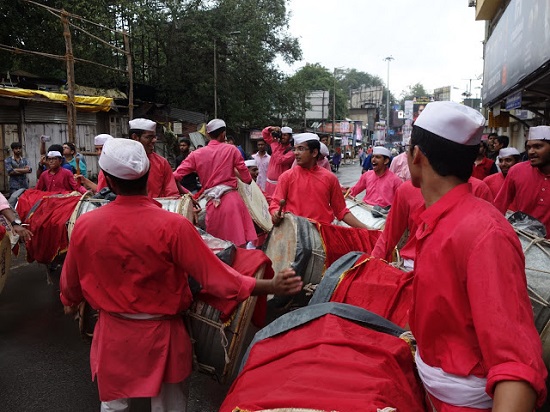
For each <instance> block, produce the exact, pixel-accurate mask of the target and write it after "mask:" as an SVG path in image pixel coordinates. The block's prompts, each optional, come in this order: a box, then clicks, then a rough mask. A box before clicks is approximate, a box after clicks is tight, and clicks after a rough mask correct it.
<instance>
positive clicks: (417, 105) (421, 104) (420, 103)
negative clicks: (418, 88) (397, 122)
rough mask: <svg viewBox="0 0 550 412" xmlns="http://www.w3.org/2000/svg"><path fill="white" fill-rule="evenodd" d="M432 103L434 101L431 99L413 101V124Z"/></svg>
mask: <svg viewBox="0 0 550 412" xmlns="http://www.w3.org/2000/svg"><path fill="white" fill-rule="evenodd" d="M431 101H432V99H430V98H429V97H415V98H414V99H413V116H412V120H413V122H414V121H415V120H416V118H417V117H418V115H419V114H420V113H422V111H423V110H424V108H425V107H426V105H427V104H428V103H430V102H431Z"/></svg>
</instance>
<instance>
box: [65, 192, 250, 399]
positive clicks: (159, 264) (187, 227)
mask: <svg viewBox="0 0 550 412" xmlns="http://www.w3.org/2000/svg"><path fill="white" fill-rule="evenodd" d="M138 211H139V212H138ZM133 216H139V218H132V217H133ZM98 227H101V228H103V230H97V228H98ZM90 233H93V236H90ZM188 273H192V275H193V277H194V278H195V279H196V280H197V281H198V282H199V283H200V284H201V285H202V286H203V290H202V293H205V294H206V295H208V296H211V297H214V298H220V299H219V300H218V304H215V303H213V302H211V301H210V303H211V304H213V306H215V307H216V308H217V309H219V310H221V311H222V312H224V313H231V312H232V311H233V309H234V308H235V307H236V305H237V304H238V302H241V301H243V300H244V299H246V298H247V297H248V296H249V295H250V293H251V291H252V290H253V288H254V285H255V280H254V279H253V278H247V277H244V276H241V275H239V274H238V273H237V272H235V271H234V270H233V269H231V268H230V267H229V266H227V265H225V264H224V263H222V262H221V261H220V260H219V259H218V258H217V257H216V256H215V255H214V254H213V253H212V252H211V251H210V249H208V247H207V246H206V244H205V243H204V242H203V241H202V239H201V237H200V236H199V234H198V233H197V231H196V229H195V228H194V227H193V225H192V224H191V223H190V222H189V221H188V220H186V219H185V218H183V217H182V216H180V215H178V214H175V213H171V212H167V211H165V210H162V209H161V208H160V204H158V203H157V202H155V201H154V200H152V199H150V198H148V197H145V196H120V195H119V196H117V199H116V200H115V201H114V202H111V203H110V204H108V205H106V206H104V207H102V208H99V209H97V210H94V211H92V212H89V213H86V214H84V215H82V216H80V217H79V219H78V222H77V223H76V225H75V229H74V232H73V234H72V237H71V244H70V247H69V251H68V253H67V257H66V260H65V264H64V265H63V272H62V274H61V279H60V289H61V301H62V302H63V304H64V305H75V304H78V303H79V302H81V301H82V299H86V300H87V301H88V302H89V303H90V305H91V306H92V307H94V308H96V309H99V310H100V317H99V321H98V323H97V325H96V328H95V332H94V339H93V343H92V349H91V354H90V361H91V369H92V375H93V376H94V377H95V376H97V381H98V387H99V393H100V398H101V400H102V401H109V400H113V399H118V398H129V397H130V398H132V397H149V396H156V395H158V393H159V390H160V385H161V383H163V382H165V383H177V382H180V381H182V380H184V379H185V378H186V377H187V376H188V375H189V374H190V372H191V342H190V340H189V337H188V334H187V332H186V330H185V327H184V324H183V322H182V320H181V319H173V320H157V321H154V320H127V319H121V318H119V317H115V316H113V315H110V314H109V313H131V314H139V313H146V314H153V315H157V314H158V315H175V314H178V313H181V312H182V311H184V310H186V309H187V308H188V307H189V305H190V304H191V301H192V296H191V293H190V290H189V286H188V278H187V274H188Z"/></svg>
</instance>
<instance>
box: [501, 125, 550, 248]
mask: <svg viewBox="0 0 550 412" xmlns="http://www.w3.org/2000/svg"><path fill="white" fill-rule="evenodd" d="M525 148H526V150H527V155H528V156H529V162H523V163H518V164H517V165H515V166H513V167H512V168H511V169H510V170H509V171H508V175H507V176H506V179H505V180H504V185H503V186H502V188H501V189H500V191H499V193H498V195H497V198H496V199H495V206H496V207H497V208H498V209H499V210H500V211H501V212H502V213H506V210H507V209H508V208H509V206H510V204H511V203H512V202H514V203H515V208H516V210H518V211H521V212H524V213H527V214H528V215H531V216H533V217H534V218H535V219H538V220H540V221H541V222H542V223H543V224H544V226H545V227H546V238H547V239H550V126H537V127H531V128H530V129H529V137H528V140H527V143H526V144H525Z"/></svg>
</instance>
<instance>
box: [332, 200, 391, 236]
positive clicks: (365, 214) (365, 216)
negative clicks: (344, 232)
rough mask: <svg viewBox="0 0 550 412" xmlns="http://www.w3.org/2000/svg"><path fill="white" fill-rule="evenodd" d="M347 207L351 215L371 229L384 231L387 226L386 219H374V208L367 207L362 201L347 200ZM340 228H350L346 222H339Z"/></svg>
mask: <svg viewBox="0 0 550 412" xmlns="http://www.w3.org/2000/svg"><path fill="white" fill-rule="evenodd" d="M346 206H347V208H348V209H349V211H350V212H351V213H353V215H354V216H355V217H356V218H357V219H358V220H359V221H360V222H361V223H363V224H365V225H366V226H367V227H368V228H369V229H373V230H384V225H385V224H386V218H384V217H374V216H373V215H372V206H370V205H367V204H366V203H365V202H363V201H362V200H359V199H356V198H347V199H346ZM338 224H339V225H340V226H348V225H347V224H345V223H344V222H338Z"/></svg>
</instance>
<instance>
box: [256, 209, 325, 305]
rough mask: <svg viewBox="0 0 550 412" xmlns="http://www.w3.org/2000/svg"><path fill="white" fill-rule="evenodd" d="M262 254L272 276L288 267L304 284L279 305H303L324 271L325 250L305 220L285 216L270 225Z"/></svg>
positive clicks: (316, 231)
mask: <svg viewBox="0 0 550 412" xmlns="http://www.w3.org/2000/svg"><path fill="white" fill-rule="evenodd" d="M264 252H265V254H266V255H267V256H268V257H269V258H270V259H271V262H272V263H273V270H274V271H275V273H278V272H280V271H281V270H283V269H286V268H288V267H292V268H293V269H294V270H295V271H296V274H297V275H299V276H300V277H301V278H302V281H303V282H304V290H303V291H302V292H300V293H299V294H297V295H295V296H294V297H292V298H288V299H286V298H285V299H284V303H283V301H282V302H280V306H304V305H306V304H307V302H308V301H309V298H310V294H311V290H310V291H309V292H308V289H311V287H312V286H316V285H317V284H318V283H319V282H320V281H321V279H322V278H323V274H324V272H325V258H326V254H325V250H324V247H323V241H322V239H321V236H320V234H319V231H318V230H317V228H316V227H315V225H314V224H313V223H311V222H310V221H309V220H307V219H305V218H303V217H300V216H295V215H293V214H291V213H285V217H284V219H283V221H282V222H281V224H279V225H278V226H274V227H273V230H272V231H271V232H270V233H269V236H268V238H267V241H266V243H265V245H264Z"/></svg>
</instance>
